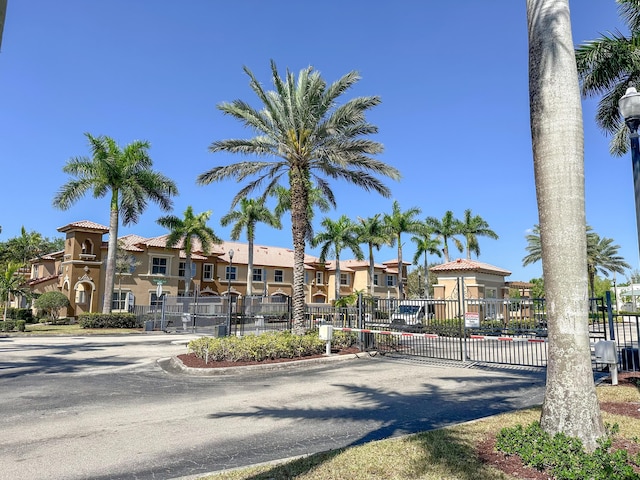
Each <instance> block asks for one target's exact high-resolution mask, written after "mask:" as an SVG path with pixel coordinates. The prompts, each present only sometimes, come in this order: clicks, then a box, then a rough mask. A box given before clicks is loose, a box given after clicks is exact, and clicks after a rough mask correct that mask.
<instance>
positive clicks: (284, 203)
mask: <svg viewBox="0 0 640 480" xmlns="http://www.w3.org/2000/svg"><path fill="white" fill-rule="evenodd" d="M271 195H272V196H274V197H276V199H277V201H278V203H277V204H276V207H275V208H274V210H273V213H274V214H275V215H276V216H277V217H278V218H280V217H282V215H283V214H284V213H285V212H290V211H291V190H289V189H288V188H286V187H283V186H282V185H276V187H275V188H274V189H273V190H272V191H271ZM332 195H333V194H331V196H330V198H326V197H325V196H324V193H323V191H322V190H321V189H320V188H318V187H314V186H311V187H310V189H309V205H308V208H307V241H309V242H311V241H312V239H313V226H312V223H311V221H312V220H313V216H314V207H317V208H318V210H320V211H321V212H325V213H326V212H328V211H329V210H330V209H331V208H332V207H333V208H335V207H336V200H335V198H333V196H332Z"/></svg>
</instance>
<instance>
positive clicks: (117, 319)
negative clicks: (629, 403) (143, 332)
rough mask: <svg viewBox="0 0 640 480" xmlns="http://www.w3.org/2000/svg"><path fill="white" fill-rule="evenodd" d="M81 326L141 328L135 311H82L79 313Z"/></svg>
mask: <svg viewBox="0 0 640 480" xmlns="http://www.w3.org/2000/svg"><path fill="white" fill-rule="evenodd" d="M78 324H79V325H80V328H139V327H140V322H139V321H138V319H137V317H136V315H135V314H134V313H82V314H80V315H78Z"/></svg>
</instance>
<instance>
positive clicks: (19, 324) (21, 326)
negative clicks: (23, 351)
mask: <svg viewBox="0 0 640 480" xmlns="http://www.w3.org/2000/svg"><path fill="white" fill-rule="evenodd" d="M16 328H17V329H18V331H19V332H24V331H25V330H26V329H27V322H26V321H25V320H16Z"/></svg>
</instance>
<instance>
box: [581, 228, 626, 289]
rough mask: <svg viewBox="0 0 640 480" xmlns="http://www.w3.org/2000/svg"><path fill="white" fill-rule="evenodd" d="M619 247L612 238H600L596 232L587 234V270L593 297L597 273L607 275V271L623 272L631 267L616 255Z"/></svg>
mask: <svg viewBox="0 0 640 480" xmlns="http://www.w3.org/2000/svg"><path fill="white" fill-rule="evenodd" d="M619 249H620V245H613V238H607V237H603V238H600V236H599V235H598V234H597V233H592V234H588V235H587V272H588V275H589V289H590V290H591V297H592V298H593V297H595V291H596V288H595V283H596V275H597V274H598V273H602V274H603V275H604V276H605V277H608V276H609V272H611V273H620V274H623V273H624V271H625V270H626V269H627V268H631V265H629V264H628V263H627V262H625V261H624V258H622V257H621V256H620V255H618V250H619Z"/></svg>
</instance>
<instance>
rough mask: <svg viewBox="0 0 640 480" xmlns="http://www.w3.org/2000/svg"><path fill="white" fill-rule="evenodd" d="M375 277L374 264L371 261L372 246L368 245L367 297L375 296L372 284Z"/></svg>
mask: <svg viewBox="0 0 640 480" xmlns="http://www.w3.org/2000/svg"><path fill="white" fill-rule="evenodd" d="M374 275H375V263H374V260H373V244H372V243H370V244H369V295H371V296H372V297H373V296H374V294H375V285H374V284H373V277H374Z"/></svg>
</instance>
